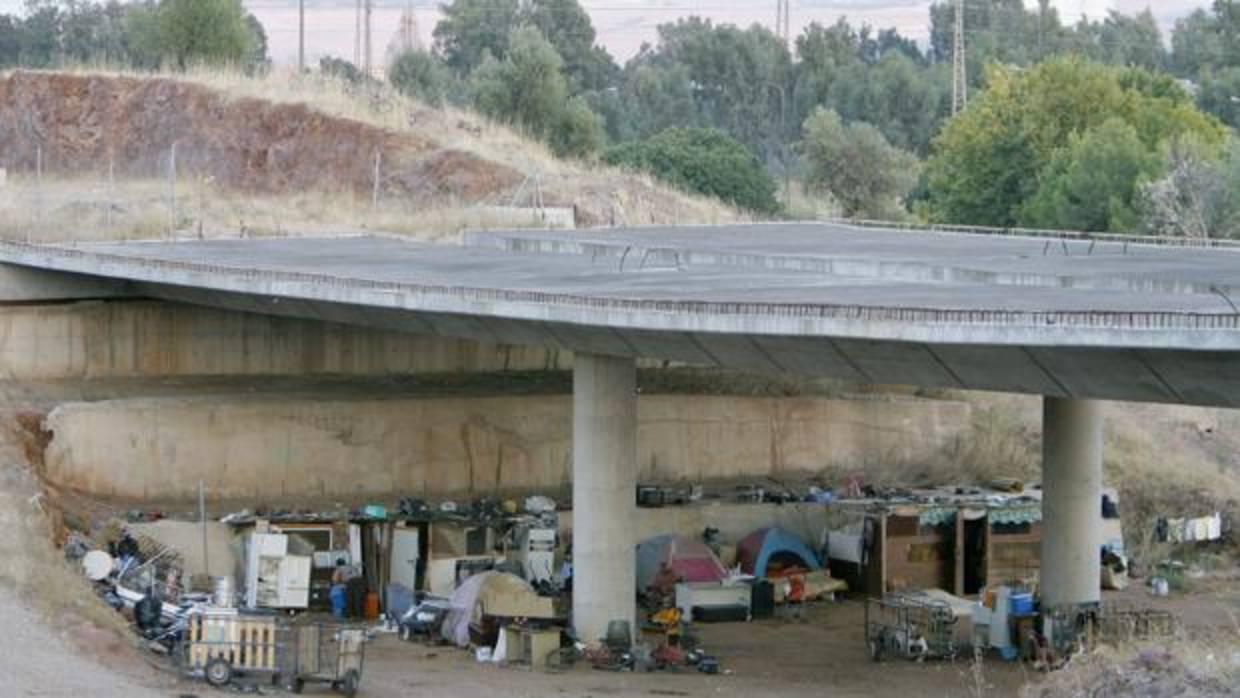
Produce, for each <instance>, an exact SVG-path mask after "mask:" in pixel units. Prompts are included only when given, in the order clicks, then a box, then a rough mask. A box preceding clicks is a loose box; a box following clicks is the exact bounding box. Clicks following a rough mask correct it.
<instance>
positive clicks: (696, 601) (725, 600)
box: [676, 582, 753, 619]
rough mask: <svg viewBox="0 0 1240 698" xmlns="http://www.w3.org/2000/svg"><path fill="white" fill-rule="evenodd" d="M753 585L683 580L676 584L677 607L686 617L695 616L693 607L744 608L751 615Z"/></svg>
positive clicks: (746, 614)
mask: <svg viewBox="0 0 1240 698" xmlns="http://www.w3.org/2000/svg"><path fill="white" fill-rule="evenodd" d="M752 596H753V587H751V586H749V585H748V584H727V583H724V582H687V583H685V582H682V583H680V584H677V585H676V608H679V609H680V612H681V613H682V614H683V615H684V617H685V618H686V619H692V618H693V609H695V608H702V609H712V608H737V609H740V608H743V609H745V614H744V615H745V616H746V619H747V618H748V615H749V608H750V601H751V598H752Z"/></svg>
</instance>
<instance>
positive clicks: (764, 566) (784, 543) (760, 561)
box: [736, 526, 822, 577]
mask: <svg viewBox="0 0 1240 698" xmlns="http://www.w3.org/2000/svg"><path fill="white" fill-rule="evenodd" d="M736 559H737V561H738V562H740V565H741V571H742V572H744V573H745V574H752V575H753V576H755V577H766V576H767V573H768V571H769V568H770V567H771V566H772V564H771V563H772V562H774V563H776V565H775V566H777V567H792V566H799V567H802V568H803V569H807V570H819V569H822V564H821V563H819V562H818V556H817V555H815V554H814V551H812V550H810V549H809V546H807V545H805V541H802V540H801V538H800V537H799V536H797V535H796V534H794V533H792V532H791V531H788V530H787V529H783V528H779V527H778V526H771V527H769V528H760V529H758V530H756V531H754V532H753V533H750V534H749V535H747V536H745V537H744V538H742V539H741V541H740V543H738V544H737V545H736Z"/></svg>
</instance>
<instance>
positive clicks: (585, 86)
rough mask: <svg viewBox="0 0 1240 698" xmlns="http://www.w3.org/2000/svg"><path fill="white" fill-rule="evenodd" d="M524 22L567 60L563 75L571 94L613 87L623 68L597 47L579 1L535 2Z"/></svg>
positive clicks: (523, 16)
mask: <svg viewBox="0 0 1240 698" xmlns="http://www.w3.org/2000/svg"><path fill="white" fill-rule="evenodd" d="M528 7H529V9H528V11H527V12H525V13H523V14H522V16H521V21H522V23H525V24H532V25H533V26H535V27H537V28H538V30H539V31H540V32H542V35H543V36H544V37H546V39H547V41H549V42H550V43H551V45H552V46H554V47H555V50H556V53H558V54H560V58H562V59H563V60H564V74H565V76H566V77H567V78H568V82H569V88H570V89H571V91H572V92H574V93H577V92H582V91H586V90H601V89H604V88H606V87H608V86H609V85H612V84H614V83H615V82H616V81H617V79H618V78H619V74H620V68H619V67H617V66H616V63H615V61H613V60H612V58H611V55H609V54H608V53H607V51H606V50H604V49H603V48H602V47H600V46H597V45H595V43H594V41H595V33H594V25H593V24H591V23H590V15H588V14H586V11H585V10H584V9H582V7H581V5H580V4H579V3H578V2H577V0H533V1H532V2H530V4H529V6H528Z"/></svg>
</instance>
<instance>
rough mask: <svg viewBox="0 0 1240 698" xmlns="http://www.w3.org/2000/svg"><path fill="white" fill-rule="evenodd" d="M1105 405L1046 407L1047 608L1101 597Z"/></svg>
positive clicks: (1050, 403)
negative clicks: (1103, 427) (1103, 426)
mask: <svg viewBox="0 0 1240 698" xmlns="http://www.w3.org/2000/svg"><path fill="white" fill-rule="evenodd" d="M1102 424H1103V419H1102V403H1101V402H1098V401H1096V400H1075V399H1064V398H1051V397H1048V398H1045V399H1044V400H1043V409H1042V571H1041V574H1040V584H1039V588H1040V592H1041V597H1042V606H1043V608H1044V609H1053V608H1058V607H1065V606H1079V605H1085V604H1096V603H1098V601H1099V600H1100V599H1101V597H1102V592H1101V590H1100V587H1101V582H1100V571H1099V568H1100V565H1101V557H1100V556H1101V552H1100V551H1101V546H1102Z"/></svg>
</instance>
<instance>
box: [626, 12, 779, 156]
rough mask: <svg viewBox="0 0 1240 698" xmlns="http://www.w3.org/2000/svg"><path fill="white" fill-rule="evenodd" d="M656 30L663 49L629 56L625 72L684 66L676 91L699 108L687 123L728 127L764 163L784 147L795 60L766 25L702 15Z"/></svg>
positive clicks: (656, 48) (734, 136)
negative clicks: (718, 20) (741, 25)
mask: <svg viewBox="0 0 1240 698" xmlns="http://www.w3.org/2000/svg"><path fill="white" fill-rule="evenodd" d="M658 32H659V41H658V44H657V46H655V47H649V48H647V50H645V51H643V53H641V54H640V55H638V56H637V57H636V58H634V59H633V60H632V61H630V62H629V64H628V66H627V67H626V70H630V71H632V70H637V69H639V68H640V67H642V66H650V67H651V68H653V69H654V70H657V71H665V70H677V69H678V68H677V67H678V66H679V70H682V71H683V72H680V73H677V75H678V76H682V77H684V78H687V80H686V82H685V83H683V84H682V85H680V86H678V87H677V88H676V89H677V91H678V94H682V93H683V91H684V90H685V89H687V90H688V91H689V94H690V97H691V99H692V103H693V111H694V112H695V114H694V117H693V119H692V121H690V122H689V123H697V124H703V125H709V126H713V127H715V128H719V129H721V130H723V131H725V132H726V133H728V134H729V135H731V136H732V137H733V138H735V139H736V140H738V141H740V142H741V143H744V144H745V145H746V146H748V147H749V148H750V149H751V150H753V151H754V152H755V153H757V154H758V156H759V158H760V159H761V160H763V161H768V160H770V159H771V156H772V155H774V154H775V153H777V152H779V151H780V150H781V148H782V147H783V144H784V143H786V142H787V140H788V138H789V136H790V134H791V133H792V132H793V128H794V126H795V122H794V121H793V118H794V117H795V114H794V113H793V112H792V111H791V107H792V105H791V101H790V99H789V98H790V97H792V96H793V95H791V94H789V92H790V89H791V85H792V81H791V76H792V70H791V60H792V59H791V56H790V55H789V53H788V48H787V46H786V45H785V43H784V42H783V41H781V40H780V39H779V38H778V37H776V36H775V35H774V34H772V33H771V32H770V31H769V30H767V29H765V28H763V27H760V26H756V25H755V26H753V27H751V28H749V29H740V28H738V27H736V26H733V25H730V24H722V25H715V24H712V23H711V21H710V20H707V19H702V18H700V17H690V18H687V19H681V20H679V21H677V22H676V23H674V24H663V25H660V26H659V29H658ZM647 96H655V97H656V99H658V100H659V101H662V97H661V96H657V95H650V94H648V95H647ZM634 108H636V109H638V110H645V109H646V108H647V105H646V104H644V103H638V104H635V105H634Z"/></svg>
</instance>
